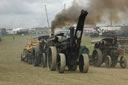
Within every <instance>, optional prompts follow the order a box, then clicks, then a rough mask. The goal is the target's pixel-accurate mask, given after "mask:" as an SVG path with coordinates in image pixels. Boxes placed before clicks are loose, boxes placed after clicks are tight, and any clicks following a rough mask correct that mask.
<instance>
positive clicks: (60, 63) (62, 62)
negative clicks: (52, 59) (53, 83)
mask: <svg viewBox="0 0 128 85" xmlns="http://www.w3.org/2000/svg"><path fill="white" fill-rule="evenodd" d="M56 65H57V66H56V67H57V71H58V72H59V73H64V70H65V67H66V57H65V55H64V54H63V53H59V55H58V56H57V64H56Z"/></svg>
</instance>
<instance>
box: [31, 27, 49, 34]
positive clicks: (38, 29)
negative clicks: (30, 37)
mask: <svg viewBox="0 0 128 85" xmlns="http://www.w3.org/2000/svg"><path fill="white" fill-rule="evenodd" d="M49 30H50V28H47V27H35V28H32V29H31V31H32V32H33V33H35V34H49V33H50V31H49Z"/></svg>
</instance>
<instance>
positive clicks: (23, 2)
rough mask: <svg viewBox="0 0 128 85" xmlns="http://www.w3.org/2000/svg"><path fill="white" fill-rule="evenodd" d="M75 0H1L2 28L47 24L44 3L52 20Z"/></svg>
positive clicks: (0, 24) (0, 26) (0, 18)
mask: <svg viewBox="0 0 128 85" xmlns="http://www.w3.org/2000/svg"><path fill="white" fill-rule="evenodd" d="M72 1H73V0H0V28H2V27H6V28H17V27H36V26H47V21H46V14H45V10H44V5H45V4H46V5H47V10H48V15H49V20H50V22H51V21H52V20H53V19H54V17H55V15H56V14H57V13H58V12H60V11H61V10H62V9H63V8H64V3H65V4H66V7H67V8H68V7H70V6H71V4H72Z"/></svg>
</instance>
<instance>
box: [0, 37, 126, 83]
mask: <svg viewBox="0 0 128 85" xmlns="http://www.w3.org/2000/svg"><path fill="white" fill-rule="evenodd" d="M4 39H5V40H4V41H3V42H0V85H128V69H121V68H120V67H119V65H118V66H117V67H116V68H110V69H107V68H105V67H101V68H96V67H92V66H91V67H90V69H89V72H88V73H86V74H84V73H80V72H79V71H76V72H68V71H65V73H64V74H58V73H57V72H54V71H52V72H51V71H48V69H47V68H45V69H44V68H41V67H34V66H32V65H29V64H26V63H24V62H21V61H20V57H19V56H20V53H21V52H22V49H23V46H24V43H25V41H24V40H25V39H26V38H23V37H18V38H16V39H15V40H12V37H6V38H4Z"/></svg>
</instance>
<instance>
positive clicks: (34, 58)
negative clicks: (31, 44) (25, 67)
mask: <svg viewBox="0 0 128 85" xmlns="http://www.w3.org/2000/svg"><path fill="white" fill-rule="evenodd" d="M33 50H34V51H33V56H32V64H33V65H34V66H39V64H40V53H39V47H38V46H37V47H35V48H34V49H33Z"/></svg>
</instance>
